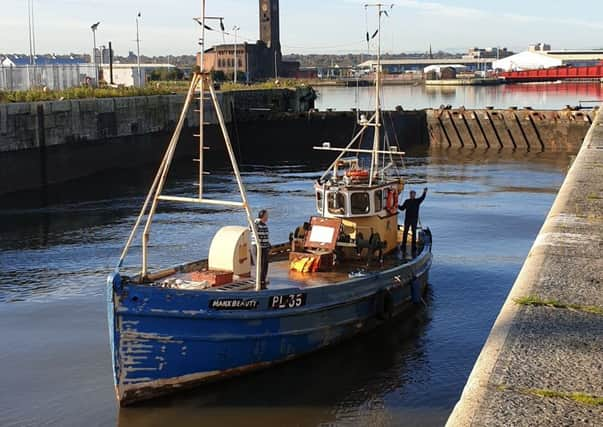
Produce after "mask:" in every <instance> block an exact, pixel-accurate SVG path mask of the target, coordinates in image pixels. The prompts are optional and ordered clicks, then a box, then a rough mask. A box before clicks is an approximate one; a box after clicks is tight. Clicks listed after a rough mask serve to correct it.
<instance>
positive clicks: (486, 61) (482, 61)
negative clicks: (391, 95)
mask: <svg viewBox="0 0 603 427" xmlns="http://www.w3.org/2000/svg"><path fill="white" fill-rule="evenodd" d="M494 61H495V59H491V58H469V59H462V58H444V59H427V58H403V59H382V60H381V71H382V72H384V73H386V74H404V73H422V72H423V69H424V68H425V67H428V66H430V65H441V66H450V65H464V66H466V67H467V71H477V70H483V69H488V68H491V66H492V63H493V62H494ZM358 68H360V69H365V70H366V69H369V70H371V71H375V70H376V69H377V61H376V60H373V59H371V60H370V61H365V62H363V63H361V64H359V65H358Z"/></svg>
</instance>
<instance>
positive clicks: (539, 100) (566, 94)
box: [316, 82, 603, 110]
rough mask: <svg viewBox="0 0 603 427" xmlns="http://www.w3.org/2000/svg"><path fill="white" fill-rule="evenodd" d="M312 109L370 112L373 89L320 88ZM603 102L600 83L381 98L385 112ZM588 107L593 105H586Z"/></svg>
mask: <svg viewBox="0 0 603 427" xmlns="http://www.w3.org/2000/svg"><path fill="white" fill-rule="evenodd" d="M318 94H319V96H318V99H317V100H316V108H318V109H320V110H325V109H327V108H332V109H335V110H349V109H350V108H353V107H356V106H358V107H359V108H360V109H362V110H365V109H371V108H374V104H375V100H374V88H372V87H360V88H346V87H320V88H319V90H318ZM601 99H603V83H597V82H581V83H572V82H559V83H545V84H542V83H538V84H535V83H531V84H512V85H499V86H424V85H406V86H386V89H385V92H384V96H383V100H382V102H383V106H384V108H385V109H394V108H396V106H401V107H402V108H404V109H405V110H414V109H423V108H439V107H440V106H441V105H452V106H453V107H461V106H464V107H466V108H485V107H487V106H492V107H494V108H508V107H512V106H515V107H518V108H522V107H532V108H534V109H552V110H557V109H561V108H564V107H565V106H566V105H570V106H576V105H578V104H579V101H591V100H601ZM585 105H588V106H590V107H592V106H593V105H595V104H593V103H586V104H585Z"/></svg>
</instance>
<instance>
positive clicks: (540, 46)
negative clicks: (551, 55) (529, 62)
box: [528, 43, 551, 52]
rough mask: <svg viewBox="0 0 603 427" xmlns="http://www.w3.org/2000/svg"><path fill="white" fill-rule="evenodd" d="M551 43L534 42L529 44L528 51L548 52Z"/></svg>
mask: <svg viewBox="0 0 603 427" xmlns="http://www.w3.org/2000/svg"><path fill="white" fill-rule="evenodd" d="M549 50H551V45H550V44H547V43H534V44H531V45H529V46H528V52H548V51H549Z"/></svg>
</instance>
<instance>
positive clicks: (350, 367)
mask: <svg viewBox="0 0 603 427" xmlns="http://www.w3.org/2000/svg"><path fill="white" fill-rule="evenodd" d="M430 316H431V313H430V309H429V308H422V309H415V308H413V309H411V311H410V312H409V313H407V314H406V315H405V316H404V318H399V319H397V320H396V321H394V322H393V323H392V324H390V325H388V326H386V327H384V328H380V329H378V330H375V331H373V332H370V333H368V334H366V335H364V336H361V337H359V338H358V339H354V340H351V341H347V342H345V343H343V344H341V345H339V346H337V347H335V348H331V349H326V350H324V351H321V352H319V353H317V354H314V355H311V356H309V357H304V358H302V359H300V360H297V361H292V362H290V363H287V364H285V365H282V366H279V367H276V368H273V369H270V370H266V371H263V372H259V373H256V374H252V375H247V376H244V377H241V378H237V379H233V380H231V381H228V382H225V383H220V384H216V385H208V386H205V387H202V388H200V389H197V390H194V391H190V392H183V393H181V394H179V395H175V396H172V397H169V398H164V399H160V400H157V401H154V402H149V403H145V404H142V405H140V406H137V407H133V408H124V409H121V410H120V412H119V422H118V424H119V426H120V427H138V426H160V425H165V423H166V422H167V421H168V420H169V422H170V423H175V424H176V425H182V426H189V425H190V426H192V425H228V426H239V425H240V426H262V427H264V426H268V425H275V426H276V425H282V426H285V425H286V426H321V425H349V424H354V425H371V426H372V425H377V426H379V425H396V424H398V422H399V421H400V420H396V419H395V418H396V417H395V416H394V415H393V414H392V413H391V412H389V411H388V409H387V407H388V406H389V403H388V396H389V395H390V394H391V393H395V394H406V390H405V389H406V387H407V386H409V387H410V388H411V389H412V388H414V387H417V385H418V383H420V382H422V381H424V380H426V379H427V378H428V377H429V369H428V367H427V366H426V361H427V358H426V356H425V353H426V351H427V350H426V348H425V340H424V337H423V333H424V330H425V328H426V326H427V325H428V324H429V320H430ZM420 372H422V373H423V375H417V373H420Z"/></svg>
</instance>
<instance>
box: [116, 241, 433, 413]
mask: <svg viewBox="0 0 603 427" xmlns="http://www.w3.org/2000/svg"><path fill="white" fill-rule="evenodd" d="M430 265H431V244H430V242H428V243H427V244H426V245H425V247H424V248H423V251H422V252H421V254H419V256H418V257H417V258H415V259H414V260H413V261H411V262H409V263H406V264H402V265H399V266H396V267H394V268H391V269H389V270H384V271H380V272H378V273H369V274H367V275H365V276H361V277H355V278H352V279H350V280H347V281H345V282H340V283H338V284H334V285H327V286H320V287H315V288H304V289H298V288H291V289H279V290H265V291H259V292H256V291H239V292H217V291H190V290H187V291H184V290H175V289H165V288H158V287H153V286H146V285H135V284H130V283H125V284H120V283H115V284H114V283H110V284H109V285H108V292H107V295H108V315H109V328H110V336H111V350H112V356H113V367H114V379H115V387H116V393H117V398H118V400H119V401H120V404H122V405H127V404H129V403H132V402H136V401H140V400H145V399H150V398H153V397H156V396H159V395H163V394H167V393H170V392H173V391H175V390H178V389H182V388H185V387H192V386H194V385H197V384H200V383H204V382H209V381H215V380H218V379H221V378H225V377H230V376H234V375H238V374H241V373H244V372H248V371H252V370H256V369H260V368H264V367H267V366H270V365H272V364H275V363H279V362H283V361H287V360H290V359H292V358H295V357H299V356H301V355H304V354H307V353H311V352H313V351H316V350H318V349H320V348H323V347H326V346H329V345H332V344H334V343H337V342H339V341H341V340H344V339H346V338H349V337H351V336H353V335H356V334H358V333H360V332H362V331H365V330H367V329H370V328H373V327H375V326H377V325H379V324H380V323H382V322H384V321H386V320H388V319H389V318H391V317H392V316H395V315H396V314H399V313H400V312H401V311H403V310H404V309H405V308H406V307H408V306H409V305H410V304H411V303H412V300H413V297H414V299H415V300H416V299H417V298H418V297H420V295H421V294H422V293H423V291H424V289H425V287H426V286H427V276H428V271H429V267H430Z"/></svg>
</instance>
